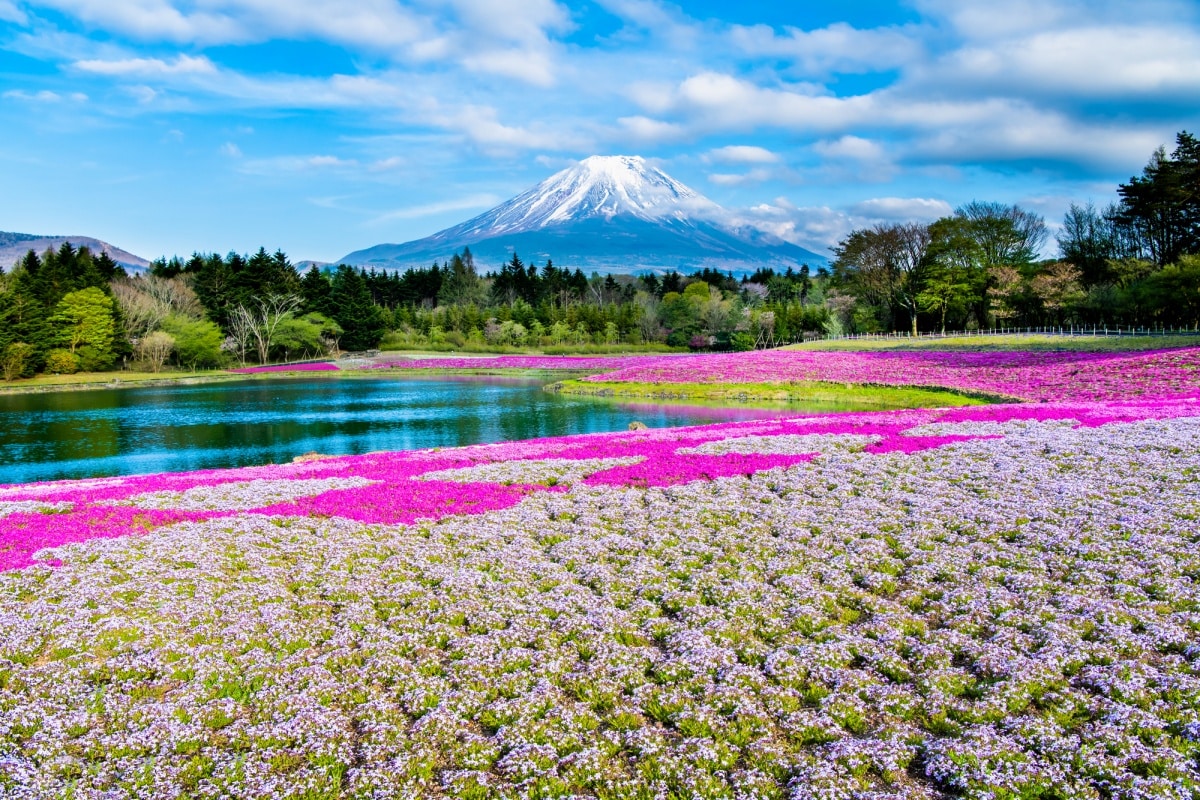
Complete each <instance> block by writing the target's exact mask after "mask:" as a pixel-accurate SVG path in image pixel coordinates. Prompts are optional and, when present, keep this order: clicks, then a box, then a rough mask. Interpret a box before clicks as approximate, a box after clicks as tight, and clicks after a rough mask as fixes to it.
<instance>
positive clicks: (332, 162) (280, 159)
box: [222, 146, 358, 175]
mask: <svg viewBox="0 0 1200 800" xmlns="http://www.w3.org/2000/svg"><path fill="white" fill-rule="evenodd" d="M234 147H235V149H236V146H234ZM222 152H226V151H225V148H224V147H222ZM237 154H238V155H240V154H241V151H240V150H237ZM226 155H233V153H231V152H226ZM357 167H358V161H357V160H355V159H352V158H339V157H338V156H330V155H309V156H277V157H275V158H259V159H253V160H248V161H244V162H243V163H242V166H241V167H240V168H239V169H240V171H242V172H245V173H248V174H251V175H281V174H294V173H307V172H321V171H326V170H352V169H356V168H357Z"/></svg>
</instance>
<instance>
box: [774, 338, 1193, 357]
mask: <svg viewBox="0 0 1200 800" xmlns="http://www.w3.org/2000/svg"><path fill="white" fill-rule="evenodd" d="M1173 347H1200V333H1198V334H1197V335H1195V336H1186V335H1181V336H1055V335H1052V334H1012V335H997V336H991V335H988V336H949V337H941V336H918V337H916V338H915V339H914V338H909V337H905V338H898V339H884V338H878V339H875V338H865V339H828V340H821V341H816V342H805V343H804V344H793V345H788V346H787V347H784V348H781V349H783V350H842V351H846V350H851V351H853V350H960V351H974V352H995V351H1013V350H1038V351H1055V350H1067V351H1072V352H1079V353H1123V352H1137V351H1139V350H1162V349H1165V348H1173Z"/></svg>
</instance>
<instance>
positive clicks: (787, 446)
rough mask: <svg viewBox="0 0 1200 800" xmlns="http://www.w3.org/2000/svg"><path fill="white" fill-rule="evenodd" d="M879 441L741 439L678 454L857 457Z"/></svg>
mask: <svg viewBox="0 0 1200 800" xmlns="http://www.w3.org/2000/svg"><path fill="white" fill-rule="evenodd" d="M881 438H882V437H879V436H857V435H854V434H835V433H829V434H825V433H809V434H783V435H781V436H740V437H734V438H729V439H722V440H720V441H718V442H709V443H707V444H702V445H699V446H698V447H687V448H680V450H679V452H680V453H702V454H704V455H713V456H717V455H725V454H727V453H762V454H764V455H783V456H798V455H803V454H805V453H820V454H823V455H828V454H832V453H859V452H862V450H863V449H864V448H866V447H867V446H868V445H872V444H875V443H876V442H878V441H879V440H880V439H881Z"/></svg>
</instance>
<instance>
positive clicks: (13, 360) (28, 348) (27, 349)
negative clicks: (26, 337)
mask: <svg viewBox="0 0 1200 800" xmlns="http://www.w3.org/2000/svg"><path fill="white" fill-rule="evenodd" d="M33 356H34V350H33V345H29V344H25V343H24V342H13V343H12V344H10V345H9V346H8V347H6V348H4V354H3V358H2V359H0V368H2V369H3V370H4V380H6V381H12V380H16V379H17V378H27V377H29V373H30V372H32V368H33Z"/></svg>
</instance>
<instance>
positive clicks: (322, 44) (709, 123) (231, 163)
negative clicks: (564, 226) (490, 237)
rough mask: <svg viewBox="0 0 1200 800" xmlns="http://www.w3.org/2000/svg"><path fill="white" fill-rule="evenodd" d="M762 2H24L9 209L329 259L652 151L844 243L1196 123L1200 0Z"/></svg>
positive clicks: (1033, 198) (1165, 138) (1064, 185)
mask: <svg viewBox="0 0 1200 800" xmlns="http://www.w3.org/2000/svg"><path fill="white" fill-rule="evenodd" d="M743 5H744V6H745V7H744V8H743V7H732V8H731V7H730V6H729V5H728V4H723V3H717V2H715V0H700V1H698V2H695V3H688V4H681V5H675V4H671V3H665V2H659V0H591V1H589V2H577V3H570V4H567V3H556V2H553V1H552V0H520V1H518V0H502V1H498V0H486V1H485V0H454V1H453V2H447V3H433V2H429V0H410V1H409V2H400V1H399V0H364V2H359V3H354V4H352V5H350V6H346V5H345V4H338V3H334V2H332V0H290V1H289V2H282V0H104V2H97V0H0V42H3V45H2V50H3V52H4V53H5V55H4V57H3V59H2V63H3V64H4V71H5V75H6V81H5V82H6V84H7V85H8V88H7V89H6V90H5V91H4V92H3V102H0V122H2V123H3V124H4V125H5V129H6V130H7V131H8V132H9V135H8V137H7V138H8V139H9V140H10V141H9V142H8V143H7V146H6V153H5V154H4V155H3V156H0V157H2V158H3V159H4V160H5V167H6V172H7V173H8V174H9V175H10V176H11V177H10V182H15V183H16V184H17V185H18V186H20V187H21V189H22V191H20V192H9V193H7V194H8V195H9V196H8V197H6V198H4V199H2V200H0V212H3V213H4V214H5V215H6V217H7V218H9V219H11V220H12V221H11V222H10V223H9V225H10V227H17V228H21V229H31V230H42V229H56V230H62V229H86V230H90V231H98V232H103V233H104V234H105V235H107V236H109V237H111V238H118V239H119V240H120V241H123V242H130V243H131V244H132V245H133V246H135V247H136V248H137V249H138V250H139V251H141V252H150V253H154V252H176V251H183V252H187V251H188V250H190V249H222V250H223V249H228V248H229V247H234V248H238V249H244V250H249V249H256V248H257V246H258V245H259V244H265V245H268V246H271V247H274V246H279V247H284V248H285V249H288V250H289V251H290V252H294V253H296V254H297V255H304V256H312V257H317V258H321V257H324V258H330V257H334V256H336V255H337V254H338V253H339V252H345V251H347V250H349V249H351V248H352V247H354V246H355V245H357V244H361V243H362V242H363V241H369V240H371V239H373V238H374V239H377V238H379V234H386V236H387V238H391V239H394V240H404V239H406V238H416V237H419V236H422V235H426V234H428V233H430V232H432V231H433V230H437V229H438V228H439V227H442V226H444V225H446V224H449V223H451V222H453V221H455V217H454V216H453V215H455V214H456V213H457V212H458V210H459V207H461V206H462V205H463V202H464V200H463V199H464V198H476V199H479V201H480V205H479V207H478V210H483V209H484V208H486V207H487V205H486V204H485V203H484V201H483V199H482V198H495V197H506V196H510V195H512V194H513V193H514V192H515V191H518V190H520V188H522V187H523V186H527V185H529V184H530V183H532V182H534V181H535V180H536V179H537V178H538V176H539V175H544V173H545V166H546V164H547V163H548V162H556V163H557V164H561V163H566V162H568V161H573V160H576V159H579V158H583V157H585V156H587V155H590V154H592V153H597V152H637V153H642V154H644V155H646V156H647V157H649V158H651V159H652V160H655V161H656V162H657V163H660V164H662V165H663V166H667V167H669V168H670V170H671V172H672V174H674V175H677V176H678V177H679V178H680V179H681V180H683V181H685V182H686V183H689V184H691V185H695V186H703V187H704V189H705V191H706V193H708V194H710V195H712V196H713V198H714V199H715V200H716V201H717V202H719V203H721V204H722V205H724V206H726V207H729V208H738V209H741V210H742V211H743V212H744V213H745V214H746V215H747V216H754V215H756V214H757V215H758V216H761V217H764V218H769V219H770V220H772V224H773V225H774V226H775V228H776V229H777V230H778V231H780V232H781V234H783V235H786V236H789V237H792V240H793V241H794V242H795V243H797V244H801V245H804V246H808V247H827V246H829V245H831V244H833V243H835V242H836V241H837V240H838V238H840V237H841V236H844V235H845V233H847V232H848V230H849V229H850V228H851V227H853V226H854V225H856V224H860V223H861V222H862V221H864V220H867V221H869V220H872V219H889V218H890V217H888V216H887V214H890V213H895V209H897V208H904V207H909V208H913V209H916V210H917V211H920V210H922V209H926V210H928V209H933V208H937V209H942V208H953V207H955V206H957V205H959V204H961V203H965V202H969V201H970V200H972V199H976V198H979V199H989V200H997V201H1001V202H1006V203H1011V202H1017V203H1021V204H1023V205H1025V206H1026V207H1028V208H1030V209H1031V210H1034V211H1038V212H1039V213H1044V214H1046V215H1047V217H1048V218H1049V220H1050V221H1051V222H1052V223H1054V222H1056V221H1057V220H1058V219H1059V218H1061V214H1062V211H1063V209H1064V208H1065V207H1066V205H1067V204H1068V203H1069V202H1071V201H1082V202H1086V201H1088V200H1097V201H1100V202H1106V201H1107V199H1108V198H1109V196H1110V195H1111V194H1112V193H1113V190H1114V188H1115V184H1116V182H1118V181H1121V180H1126V179H1128V177H1129V176H1130V175H1131V174H1133V173H1135V172H1136V171H1138V170H1139V169H1140V167H1141V165H1142V164H1143V163H1145V161H1146V159H1147V158H1148V157H1149V155H1150V154H1151V153H1152V152H1153V150H1154V149H1155V148H1156V147H1158V146H1159V145H1161V144H1169V143H1170V142H1171V141H1172V139H1173V137H1174V134H1175V133H1176V132H1177V131H1179V130H1182V129H1192V130H1195V129H1196V128H1197V124H1196V123H1197V122H1198V121H1200V112H1198V111H1197V109H1198V108H1200V55H1197V54H1198V53H1200V11H1198V9H1197V6H1196V5H1195V4H1194V3H1191V2H1170V1H1169V0H1150V1H1149V2H1145V3H1138V4H1129V3H1120V2H1115V0H1102V1H1101V2H1084V1H1083V0H1046V2H1037V3H1034V2H1032V0H997V1H996V2H982V1H981V0H968V1H967V2H951V0H913V2H910V3H863V4H854V6H853V7H852V8H848V9H844V8H838V7H831V8H828V9H823V10H821V9H815V8H809V7H806V6H801V5H800V4H785V3H779V4H743ZM380 165H386V166H380ZM66 186H71V189H72V191H71V192H70V193H67V192H66V191H65V187H66ZM64 196H66V199H65V201H64ZM164 198H169V200H170V202H167V203H164V202H163V199H164ZM114 201H115V202H114ZM421 209H427V210H428V213H422V212H421V211H420V210H421ZM438 209H443V210H440V211H439V210H438ZM755 209H758V211H756V210H755ZM876 212H878V213H879V216H874V217H873V216H871V215H872V214H873V213H876ZM384 228H386V230H381V229H384Z"/></svg>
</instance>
